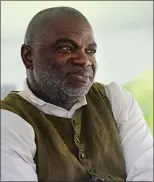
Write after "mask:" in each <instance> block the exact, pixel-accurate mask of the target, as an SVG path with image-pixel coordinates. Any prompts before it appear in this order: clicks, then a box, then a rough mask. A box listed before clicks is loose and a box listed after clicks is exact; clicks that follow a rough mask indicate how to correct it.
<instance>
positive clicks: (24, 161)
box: [1, 109, 38, 181]
mask: <svg viewBox="0 0 154 182" xmlns="http://www.w3.org/2000/svg"><path fill="white" fill-rule="evenodd" d="M35 151H36V145H35V135H34V130H33V128H32V126H31V125H30V124H28V123H27V122H26V121H24V120H23V119H22V118H21V117H19V116H18V115H16V114H15V113H12V112H9V111H6V110H3V109H2V110H1V181H38V179H37V174H36V165H35V163H34V161H33V157H34V155H35Z"/></svg>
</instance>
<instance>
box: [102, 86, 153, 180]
mask: <svg viewBox="0 0 154 182" xmlns="http://www.w3.org/2000/svg"><path fill="white" fill-rule="evenodd" d="M105 91H106V94H107V96H108V98H109V100H110V103H111V106H112V110H113V114H114V118H115V120H116V122H117V125H118V130H119V136H120V141H121V145H122V150H123V154H124V159H125V166H126V172H127V179H126V180H127V181H153V136H152V134H151V133H150V131H149V127H148V125H147V123H146V121H145V119H144V117H143V113H142V111H141V109H140V107H139V105H138V103H137V101H136V100H135V99H134V98H133V96H132V95H131V94H130V93H129V92H128V91H126V90H125V89H124V88H122V87H121V86H120V85H118V84H116V83H114V82H112V83H110V84H109V85H106V86H105Z"/></svg>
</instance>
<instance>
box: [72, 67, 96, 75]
mask: <svg viewBox="0 0 154 182" xmlns="http://www.w3.org/2000/svg"><path fill="white" fill-rule="evenodd" d="M73 73H83V74H84V75H85V76H89V77H91V78H93V77H94V71H93V69H92V67H91V66H88V67H86V68H84V67H79V66H73V67H71V68H69V70H68V74H73Z"/></svg>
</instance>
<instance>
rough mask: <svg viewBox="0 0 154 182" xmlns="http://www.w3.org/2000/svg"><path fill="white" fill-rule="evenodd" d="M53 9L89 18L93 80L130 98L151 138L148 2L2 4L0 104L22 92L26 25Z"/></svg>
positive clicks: (150, 18)
mask: <svg viewBox="0 0 154 182" xmlns="http://www.w3.org/2000/svg"><path fill="white" fill-rule="evenodd" d="M54 6H70V7H74V8H76V9H78V10H79V11H81V12H82V13H83V14H84V15H85V16H86V17H87V18H88V20H89V21H90V23H91V25H92V27H93V29H94V33H95V39H96V42H97V44H98V51H97V54H96V57H97V62H98V71H97V75H96V79H95V80H96V81H98V82H101V83H104V84H108V83H110V82H111V81H115V82H117V83H120V84H121V85H122V86H123V87H125V88H126V89H127V90H128V91H129V92H131V93H132V94H133V96H134V97H135V98H136V100H137V101H138V103H139V105H140V106H141V109H142V111H143V113H144V116H145V119H146V121H147V123H148V125H149V127H150V130H151V132H153V1H23V2H22V1H2V2H1V98H4V97H5V96H6V95H7V94H8V93H9V92H10V91H11V90H21V89H22V88H23V80H24V79H25V78H26V72H25V68H24V65H23V63H22V60H21V56H20V47H21V45H22V44H23V41H24V35H25V31H26V28H27V25H28V23H29V21H30V20H31V18H32V17H33V16H34V15H35V14H36V13H37V12H38V11H40V10H42V9H45V8H49V7H54Z"/></svg>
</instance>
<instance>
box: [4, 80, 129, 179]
mask: <svg viewBox="0 0 154 182" xmlns="http://www.w3.org/2000/svg"><path fill="white" fill-rule="evenodd" d="M86 99H87V103H88V104H87V105H85V106H83V107H81V108H80V109H79V110H77V111H76V114H75V115H74V117H73V118H72V119H68V118H61V117H57V116H52V115H48V114H45V113H43V112H42V111H40V110H39V109H38V108H36V107H35V106H34V105H32V104H30V103H29V102H28V101H26V100H25V99H23V98H22V97H21V96H19V95H18V94H17V93H16V92H11V93H10V94H9V95H8V96H7V97H6V98H5V99H4V100H2V101H1V108H2V109H5V110H9V111H11V112H14V113H16V114H17V115H19V116H20V117H22V118H23V119H24V120H26V121H27V122H28V123H29V124H30V125H31V126H32V127H33V129H34V131H35V142H36V146H37V150H36V154H35V158H34V161H35V163H36V172H37V175H38V179H39V181H59V182H60V181H82V182H86V179H87V178H88V173H89V174H96V175H98V176H100V177H103V178H104V179H105V180H108V181H125V180H126V172H125V164H124V158H123V153H122V149H121V144H120V139H119V135H118V130H117V126H116V122H115V120H114V117H113V113H112V109H111V105H110V103H109V100H108V98H107V96H106V94H105V90H104V87H103V85H102V84H99V83H94V84H93V86H92V87H91V88H90V90H89V92H88V94H87V95H86Z"/></svg>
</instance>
